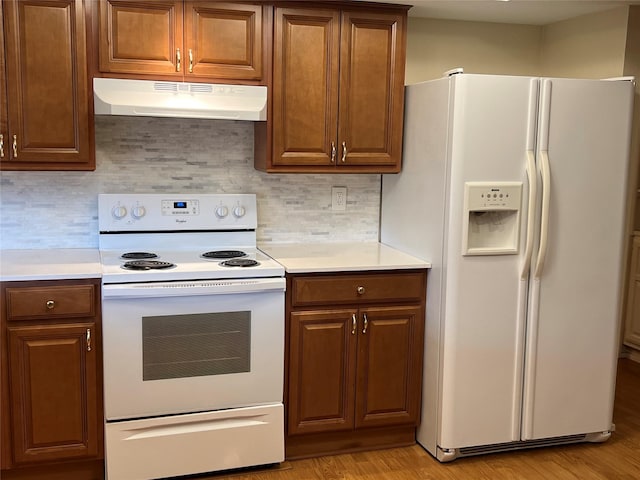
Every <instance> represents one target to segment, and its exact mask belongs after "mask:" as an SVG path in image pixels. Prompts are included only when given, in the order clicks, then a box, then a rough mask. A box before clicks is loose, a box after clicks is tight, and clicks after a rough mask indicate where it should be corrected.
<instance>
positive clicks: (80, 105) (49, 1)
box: [0, 0, 95, 170]
mask: <svg viewBox="0 0 640 480" xmlns="http://www.w3.org/2000/svg"><path fill="white" fill-rule="evenodd" d="M2 10H3V12H2V15H3V20H4V36H3V41H4V53H5V54H6V56H4V59H3V60H4V62H2V63H4V68H3V71H2V75H3V76H4V78H3V79H2V82H0V88H2V89H3V94H2V101H1V102H0V103H1V104H2V109H1V110H2V113H0V127H1V128H2V131H1V132H0V134H2V135H3V148H2V149H1V151H0V168H2V169H3V170H93V169H94V168H95V155H94V152H93V140H92V137H93V127H92V122H93V118H92V117H90V116H89V98H90V93H89V83H88V75H87V60H86V58H87V56H86V28H85V7H84V2H83V1H82V0H29V1H16V0H6V1H3V2H2ZM5 75H6V76H5ZM5 82H6V94H5V93H4V92H5V90H4V88H5ZM5 109H6V112H7V116H6V119H5V118H4V112H5Z"/></svg>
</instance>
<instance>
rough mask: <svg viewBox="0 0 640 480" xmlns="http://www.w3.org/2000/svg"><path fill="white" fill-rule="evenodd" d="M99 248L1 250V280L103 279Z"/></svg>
mask: <svg viewBox="0 0 640 480" xmlns="http://www.w3.org/2000/svg"><path fill="white" fill-rule="evenodd" d="M101 275H102V268H101V266H100V253H99V252H98V250H97V249H88V248H61V249H51V250H48V249H47V250H45V249H43V250H0V281H3V282H9V281H25V280H63V279H76V278H100V276H101Z"/></svg>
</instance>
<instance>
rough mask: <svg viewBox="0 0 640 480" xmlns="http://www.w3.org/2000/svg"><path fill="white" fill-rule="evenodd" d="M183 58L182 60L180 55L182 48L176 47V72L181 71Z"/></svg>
mask: <svg viewBox="0 0 640 480" xmlns="http://www.w3.org/2000/svg"><path fill="white" fill-rule="evenodd" d="M181 60H182V57H181V56H180V49H179V48H176V72H179V71H180V69H181V68H182V67H181V63H182V62H181Z"/></svg>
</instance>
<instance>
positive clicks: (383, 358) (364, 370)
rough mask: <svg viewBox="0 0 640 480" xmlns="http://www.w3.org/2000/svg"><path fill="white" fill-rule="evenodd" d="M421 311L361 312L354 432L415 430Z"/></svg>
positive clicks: (419, 382) (417, 407) (396, 308)
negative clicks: (365, 429)
mask: <svg viewBox="0 0 640 480" xmlns="http://www.w3.org/2000/svg"><path fill="white" fill-rule="evenodd" d="M423 312H424V310H423V309H422V308H420V307H417V306H416V307H411V306H407V307H377V308H366V309H361V310H360V318H361V322H360V324H359V338H358V362H357V364H358V368H357V372H358V373H357V382H358V383H357V389H356V414H355V415H356V419H355V422H356V423H355V424H356V428H357V427H364V426H384V425H403V424H404V425H417V424H418V420H419V418H420V392H421V385H422V345H423V331H424V313H423Z"/></svg>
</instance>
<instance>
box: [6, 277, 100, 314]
mask: <svg viewBox="0 0 640 480" xmlns="http://www.w3.org/2000/svg"><path fill="white" fill-rule="evenodd" d="M95 295H96V292H95V286H94V285H74V286H59V287H56V286H51V287H16V288H13V287H10V288H7V289H6V299H7V318H8V319H9V320H28V319H38V318H48V317H51V318H58V317H93V316H95V315H96V310H95V304H96V301H95V298H96V296H95Z"/></svg>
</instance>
